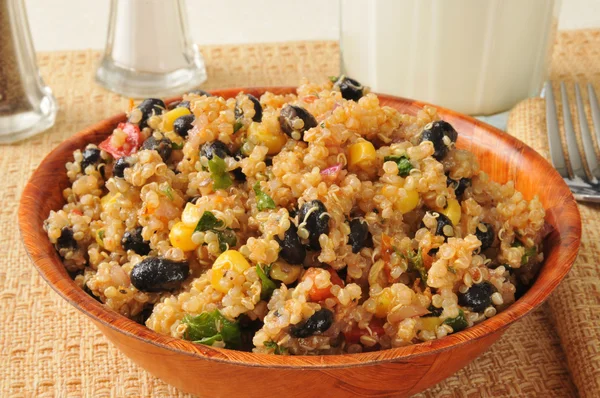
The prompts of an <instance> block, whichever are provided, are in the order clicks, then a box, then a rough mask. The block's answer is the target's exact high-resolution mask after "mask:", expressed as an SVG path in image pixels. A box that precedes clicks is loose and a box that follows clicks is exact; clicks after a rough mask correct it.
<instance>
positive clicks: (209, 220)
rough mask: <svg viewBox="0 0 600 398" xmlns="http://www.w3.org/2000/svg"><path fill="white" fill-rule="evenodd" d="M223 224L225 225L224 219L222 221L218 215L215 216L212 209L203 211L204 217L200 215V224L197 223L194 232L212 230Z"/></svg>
mask: <svg viewBox="0 0 600 398" xmlns="http://www.w3.org/2000/svg"><path fill="white" fill-rule="evenodd" d="M223 225H225V223H224V222H223V221H221V220H219V219H218V218H217V217H215V215H214V214H212V213H211V212H210V211H205V212H204V213H202V217H200V220H199V221H198V224H196V228H194V232H197V231H200V232H204V231H210V230H214V229H218V228H222V227H223Z"/></svg>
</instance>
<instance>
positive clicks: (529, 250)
mask: <svg viewBox="0 0 600 398" xmlns="http://www.w3.org/2000/svg"><path fill="white" fill-rule="evenodd" d="M536 254H537V248H536V247H535V246H531V247H528V248H525V254H523V257H521V265H525V264H527V263H528V262H529V259H530V258H531V257H533V256H535V255H536Z"/></svg>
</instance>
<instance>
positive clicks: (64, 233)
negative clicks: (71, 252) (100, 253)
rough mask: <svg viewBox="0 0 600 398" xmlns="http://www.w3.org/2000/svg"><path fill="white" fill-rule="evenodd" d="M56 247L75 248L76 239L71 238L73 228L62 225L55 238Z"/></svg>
mask: <svg viewBox="0 0 600 398" xmlns="http://www.w3.org/2000/svg"><path fill="white" fill-rule="evenodd" d="M56 248H57V249H77V241H76V240H75V238H73V230H72V229H71V228H69V227H64V228H63V229H61V230H60V236H59V237H58V239H57V240H56Z"/></svg>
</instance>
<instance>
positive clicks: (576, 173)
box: [560, 82, 587, 180]
mask: <svg viewBox="0 0 600 398" xmlns="http://www.w3.org/2000/svg"><path fill="white" fill-rule="evenodd" d="M560 94H561V95H560V96H561V97H562V106H563V127H564V128H565V136H566V138H567V151H568V153H569V160H570V161H571V170H572V171H573V177H580V178H582V179H584V180H587V176H586V175H585V170H584V169H583V163H582V162H581V154H580V153H579V148H577V139H576V137H575V129H574V128H573V119H572V118H571V109H570V108H569V98H568V97H567V87H566V86H565V82H561V83H560Z"/></svg>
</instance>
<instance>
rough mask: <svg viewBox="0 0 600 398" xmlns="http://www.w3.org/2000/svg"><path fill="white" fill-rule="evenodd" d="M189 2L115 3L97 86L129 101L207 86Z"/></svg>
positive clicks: (119, 0)
mask: <svg viewBox="0 0 600 398" xmlns="http://www.w3.org/2000/svg"><path fill="white" fill-rule="evenodd" d="M185 11H186V9H185V3H184V0H111V4H110V20H109V27H108V37H107V40H106V48H105V52H104V56H103V58H102V60H101V62H100V66H99V67H98V69H97V71H96V81H97V82H98V83H99V84H100V85H102V86H104V87H105V88H107V89H109V90H112V91H115V92H117V93H119V94H122V95H126V96H128V97H136V98H142V97H152V96H154V97H164V96H168V95H176V94H182V93H183V92H185V91H189V90H191V89H193V88H197V87H198V86H199V85H200V84H201V83H202V82H204V81H205V80H206V69H205V66H204V60H203V58H202V55H201V54H200V52H199V51H198V47H197V46H196V45H195V44H194V43H193V41H192V39H191V36H190V34H189V29H188V25H187V17H186V13H185Z"/></svg>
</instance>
